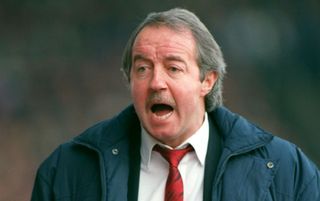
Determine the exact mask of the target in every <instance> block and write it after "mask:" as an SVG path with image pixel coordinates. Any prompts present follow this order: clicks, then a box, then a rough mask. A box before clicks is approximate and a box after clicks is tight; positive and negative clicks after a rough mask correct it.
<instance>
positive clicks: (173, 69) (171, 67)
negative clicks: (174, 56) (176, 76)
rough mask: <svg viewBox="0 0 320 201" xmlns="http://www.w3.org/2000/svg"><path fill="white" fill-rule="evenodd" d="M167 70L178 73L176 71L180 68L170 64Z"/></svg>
mask: <svg viewBox="0 0 320 201" xmlns="http://www.w3.org/2000/svg"><path fill="white" fill-rule="evenodd" d="M168 70H169V71H170V72H171V73H178V72H180V71H181V69H180V68H179V67H177V66H170V67H169V68H168Z"/></svg>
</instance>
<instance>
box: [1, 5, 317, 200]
mask: <svg viewBox="0 0 320 201" xmlns="http://www.w3.org/2000/svg"><path fill="white" fill-rule="evenodd" d="M176 6H179V7H183V8H188V9H190V10H191V11H193V12H195V13H196V14H197V15H198V16H199V17H200V19H201V20H202V21H203V22H204V23H205V24H206V25H207V27H208V28H209V30H210V31H211V32H212V33H213V35H214V36H215V38H216V40H217V41H218V43H219V44H220V46H221V48H222V51H223V52H224V55H225V60H226V62H227V64H228V68H227V70H228V74H227V77H226V80H225V90H224V96H225V105H226V106H228V107H229V108H230V109H231V110H233V111H235V112H238V113H240V114H241V115H243V116H245V117H247V118H249V119H250V120H252V121H254V122H255V123H256V124H258V125H259V126H261V127H263V128H264V129H266V130H269V131H271V132H273V133H274V134H275V135H278V136H280V137H283V138H285V139H288V140H290V141H292V142H294V143H295V144H297V145H299V146H300V147H301V148H302V149H303V150H304V152H305V153H307V155H308V156H309V157H310V158H311V159H312V160H314V161H315V162H316V163H317V164H318V165H319V164H320V151H319V149H318V147H319V142H320V136H319V130H320V123H319V114H320V108H319V103H320V90H319V87H320V83H319V82H320V79H319V78H320V54H319V53H320V37H319V36H320V12H319V11H320V3H319V1H295V0H294V1H281V2H279V1H275V0H270V1H259V0H258V1H257V0H244V1H222V0H220V1H191V0H189V1H188V0H187V1H182V0H181V1H173V0H162V1H158V2H152V1H147V0H144V1H136V0H133V1H124V0H118V1H102V0H90V1H89V0H77V1H76V0H64V1H52V0H51V1H49V0H42V1H41V0H29V1H27V0H11V1H9V0H4V1H3V0H2V1H1V2H0V201H24V200H29V199H30V194H31V190H32V185H33V180H34V176H35V173H36V169H37V167H38V166H39V164H40V163H41V161H43V160H44V159H45V158H46V156H48V154H49V153H51V152H52V151H53V149H54V148H55V147H56V146H57V145H58V144H60V143H62V142H64V141H66V140H68V139H70V138H72V137H74V136H76V135H77V134H79V133H80V132H81V131H83V130H84V129H85V128H87V127H88V126H90V125H92V124H94V123H96V122H97V121H100V120H103V119H105V118H109V117H111V116H113V115H115V114H116V113H117V112H119V111H120V110H121V109H122V108H124V107H125V106H126V105H128V104H129V103H130V96H129V91H128V89H127V87H126V82H125V81H124V79H123V77H122V74H121V72H120V70H119V68H120V65H121V61H120V60H121V55H122V50H123V48H124V46H125V44H126V41H127V39H128V37H129V35H130V33H131V31H132V30H133V28H134V27H135V26H136V25H137V23H139V22H140V21H141V20H142V19H143V18H144V17H145V16H146V14H147V13H149V12H150V11H161V10H166V9H169V8H172V7H176ZM79 168H81V167H79Z"/></svg>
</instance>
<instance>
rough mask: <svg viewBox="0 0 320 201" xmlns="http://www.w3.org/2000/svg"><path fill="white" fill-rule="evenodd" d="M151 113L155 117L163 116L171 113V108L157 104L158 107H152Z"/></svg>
mask: <svg viewBox="0 0 320 201" xmlns="http://www.w3.org/2000/svg"><path fill="white" fill-rule="evenodd" d="M152 111H153V112H154V113H155V114H156V115H157V116H163V115H166V114H168V113H170V112H171V111H172V107H171V106H169V105H164V104H159V105H154V106H152Z"/></svg>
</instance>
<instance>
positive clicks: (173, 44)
mask: <svg viewBox="0 0 320 201" xmlns="http://www.w3.org/2000/svg"><path fill="white" fill-rule="evenodd" d="M152 51H157V52H161V51H162V52H164V51H165V52H171V53H174V52H176V53H186V54H191V55H190V56H193V57H194V56H195V39H194V37H193V35H192V33H191V31H190V30H188V29H186V28H182V29H173V28H169V27H167V26H147V27H144V28H143V29H142V30H141V31H140V32H139V34H138V35H137V37H136V39H135V41H134V44H133V48H132V53H133V54H136V53H141V52H145V53H152Z"/></svg>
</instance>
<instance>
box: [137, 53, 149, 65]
mask: <svg viewBox="0 0 320 201" xmlns="http://www.w3.org/2000/svg"><path fill="white" fill-rule="evenodd" d="M137 60H146V61H150V59H148V58H147V57H146V56H144V55H142V54H136V55H134V56H133V63H135V62H136V61H137Z"/></svg>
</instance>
